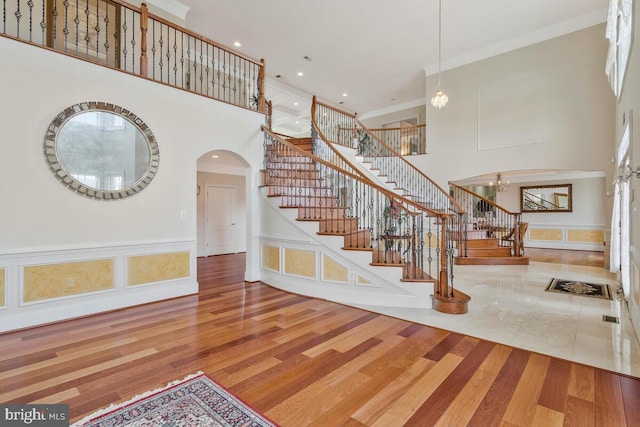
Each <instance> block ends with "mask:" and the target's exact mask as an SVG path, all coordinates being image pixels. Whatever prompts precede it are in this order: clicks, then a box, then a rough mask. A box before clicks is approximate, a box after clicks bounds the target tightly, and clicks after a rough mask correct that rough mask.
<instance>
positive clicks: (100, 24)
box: [0, 0, 265, 112]
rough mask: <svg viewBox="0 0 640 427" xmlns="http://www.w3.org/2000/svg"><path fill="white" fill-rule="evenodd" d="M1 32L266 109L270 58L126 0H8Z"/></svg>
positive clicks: (245, 105) (149, 76)
mask: <svg viewBox="0 0 640 427" xmlns="http://www.w3.org/2000/svg"><path fill="white" fill-rule="evenodd" d="M1 2H2V3H1V6H2V26H1V27H0V30H1V31H0V35H3V36H7V37H11V38H14V39H17V40H21V41H25V42H28V43H31V44H35V45H39V46H44V47H48V48H51V49H54V50H56V51H59V52H62V53H65V54H67V55H72V56H75V57H78V58H81V59H84V60H88V61H91V62H94V63H98V64H101V65H104V66H107V67H110V68H114V69H117V70H120V71H125V72H128V73H131V74H135V75H139V76H142V77H146V78H149V79H152V80H154V81H157V82H160V83H164V84H167V85H170V86H174V87H177V88H180V89H185V90H188V91H191V92H194V93H197V94H200V95H203V96H207V97H209V98H213V99H216V100H219V101H223V102H226V103H229V104H233V105H237V106H239V107H243V108H248V109H251V110H256V111H261V112H264V111H265V100H264V94H263V90H262V88H263V87H264V61H256V60H254V59H251V58H248V57H246V56H244V55H242V54H240V53H237V52H233V51H231V50H230V49H228V48H225V47H224V46H222V45H220V44H217V43H215V42H213V41H211V40H208V39H207V38H205V37H203V36H200V35H198V34H195V33H193V32H191V31H189V30H187V29H185V28H182V27H180V26H178V25H175V24H172V23H170V22H168V21H166V20H164V19H162V18H160V17H158V16H155V15H153V14H150V13H149V12H148V9H147V6H146V5H145V4H144V3H143V4H142V6H141V7H136V6H132V5H130V4H128V3H126V2H124V1H121V0H27V1H25V0H1Z"/></svg>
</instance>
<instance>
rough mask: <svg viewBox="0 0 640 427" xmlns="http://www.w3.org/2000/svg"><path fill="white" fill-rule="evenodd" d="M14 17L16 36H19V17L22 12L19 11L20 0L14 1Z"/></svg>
mask: <svg viewBox="0 0 640 427" xmlns="http://www.w3.org/2000/svg"><path fill="white" fill-rule="evenodd" d="M14 15H15V17H16V37H18V38H20V19H21V18H22V13H21V12H20V0H17V1H16V11H15V12H14Z"/></svg>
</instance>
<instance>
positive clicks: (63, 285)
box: [22, 258, 115, 303]
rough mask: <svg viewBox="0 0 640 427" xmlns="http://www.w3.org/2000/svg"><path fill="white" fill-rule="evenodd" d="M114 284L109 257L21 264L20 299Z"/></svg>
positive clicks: (82, 291)
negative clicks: (29, 264)
mask: <svg viewBox="0 0 640 427" xmlns="http://www.w3.org/2000/svg"><path fill="white" fill-rule="evenodd" d="M114 288H115V261H114V259H113V258H107V259H97V260H89V261H79V262H61V263H55V264H42V265H31V266H25V267H24V269H23V297H22V301H23V302H24V303H30V302H35V301H43V300H50V299H56V298H62V297H68V296H74V295H79V294H86V293H91V292H99V291H106V290H109V289H114Z"/></svg>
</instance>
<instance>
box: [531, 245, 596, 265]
mask: <svg viewBox="0 0 640 427" xmlns="http://www.w3.org/2000/svg"><path fill="white" fill-rule="evenodd" d="M525 252H526V255H527V256H528V257H529V261H537V262H550V263H554V264H572V265H585V266H588V267H604V252H598V251H571V250H565V249H546V248H545V249H543V248H526V249H525Z"/></svg>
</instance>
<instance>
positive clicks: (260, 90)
mask: <svg viewBox="0 0 640 427" xmlns="http://www.w3.org/2000/svg"><path fill="white" fill-rule="evenodd" d="M258 93H259V94H260V100H259V102H258V111H260V112H261V113H264V59H260V72H259V74H258Z"/></svg>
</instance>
